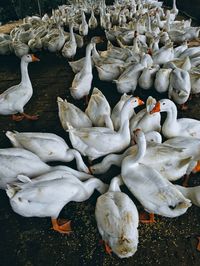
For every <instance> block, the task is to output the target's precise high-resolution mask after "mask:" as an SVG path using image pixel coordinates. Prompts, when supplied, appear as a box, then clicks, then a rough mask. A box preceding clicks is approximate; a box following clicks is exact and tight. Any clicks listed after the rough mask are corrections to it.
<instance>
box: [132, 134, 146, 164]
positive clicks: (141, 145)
mask: <svg viewBox="0 0 200 266" xmlns="http://www.w3.org/2000/svg"><path fill="white" fill-rule="evenodd" d="M137 146H138V150H137V153H136V155H134V156H133V155H130V156H128V157H129V158H130V157H131V165H134V164H136V163H139V161H140V160H141V159H142V158H143V157H144V155H145V152H146V148H147V145H146V139H145V137H142V138H139V139H138V142H137Z"/></svg>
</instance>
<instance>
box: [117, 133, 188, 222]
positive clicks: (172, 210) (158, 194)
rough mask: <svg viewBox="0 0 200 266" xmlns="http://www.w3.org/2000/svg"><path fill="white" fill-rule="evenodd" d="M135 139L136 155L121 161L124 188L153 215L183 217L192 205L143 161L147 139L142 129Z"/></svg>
mask: <svg viewBox="0 0 200 266" xmlns="http://www.w3.org/2000/svg"><path fill="white" fill-rule="evenodd" d="M135 139H136V142H137V144H138V151H137V153H136V154H135V155H129V156H127V157H126V158H125V159H124V160H123V161H122V170H121V176H122V179H123V181H124V183H125V185H126V186H127V187H128V188H129V190H130V191H131V192H132V193H133V195H134V196H135V197H136V198H137V199H138V200H139V201H140V203H141V204H142V205H143V207H144V208H145V210H146V211H148V212H150V213H155V214H159V215H162V216H165V217H177V216H180V215H182V214H184V213H185V212H186V211H187V209H188V208H189V207H190V206H191V203H190V200H188V199H186V198H185V197H184V196H183V195H182V194H181V193H180V192H179V190H178V189H177V188H176V187H175V186H174V185H172V184H171V183H170V182H169V181H168V180H167V179H165V178H164V177H163V176H162V175H161V174H160V173H159V172H157V171H156V170H154V169H153V168H152V167H150V166H147V165H144V164H143V163H142V162H141V160H142V158H143V157H144V155H145V152H146V140H145V136H144V134H143V132H142V131H141V130H137V131H136V132H135Z"/></svg>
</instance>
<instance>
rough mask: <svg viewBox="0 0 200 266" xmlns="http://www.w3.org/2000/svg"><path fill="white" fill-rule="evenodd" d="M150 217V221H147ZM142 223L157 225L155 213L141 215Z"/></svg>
mask: <svg viewBox="0 0 200 266" xmlns="http://www.w3.org/2000/svg"><path fill="white" fill-rule="evenodd" d="M148 215H149V219H147V216H148ZM140 222H141V223H143V224H152V223H156V220H155V217H154V213H149V214H148V213H146V212H143V213H140Z"/></svg>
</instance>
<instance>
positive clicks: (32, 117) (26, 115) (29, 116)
mask: <svg viewBox="0 0 200 266" xmlns="http://www.w3.org/2000/svg"><path fill="white" fill-rule="evenodd" d="M22 115H23V116H24V118H26V119H28V120H38V118H39V116H38V115H28V114H26V113H22Z"/></svg>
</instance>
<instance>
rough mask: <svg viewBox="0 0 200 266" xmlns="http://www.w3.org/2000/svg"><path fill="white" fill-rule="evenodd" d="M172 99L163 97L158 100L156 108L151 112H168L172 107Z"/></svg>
mask: <svg viewBox="0 0 200 266" xmlns="http://www.w3.org/2000/svg"><path fill="white" fill-rule="evenodd" d="M171 105H172V101H171V100H168V99H162V100H160V101H159V102H157V103H156V104H155V106H154V108H153V109H152V110H151V111H150V114H154V113H157V112H166V111H168V110H169V109H170V108H171Z"/></svg>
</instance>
